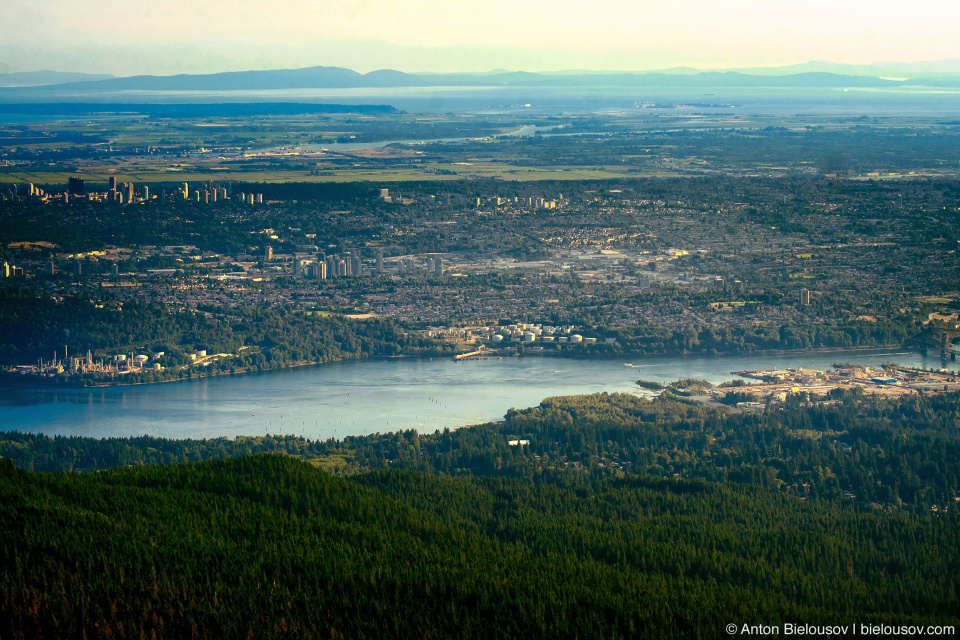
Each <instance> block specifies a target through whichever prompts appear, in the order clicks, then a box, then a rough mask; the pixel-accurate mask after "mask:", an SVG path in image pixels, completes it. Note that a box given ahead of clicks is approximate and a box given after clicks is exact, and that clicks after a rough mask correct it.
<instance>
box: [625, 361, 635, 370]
mask: <svg viewBox="0 0 960 640" xmlns="http://www.w3.org/2000/svg"><path fill="white" fill-rule="evenodd" d="M623 366H624V367H626V368H627V369H633V368H634V367H636V365H633V364H630V363H629V362H624V363H623Z"/></svg>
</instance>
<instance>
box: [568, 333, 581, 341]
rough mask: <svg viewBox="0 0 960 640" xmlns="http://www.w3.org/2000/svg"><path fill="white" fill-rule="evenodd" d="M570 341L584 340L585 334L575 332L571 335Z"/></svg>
mask: <svg viewBox="0 0 960 640" xmlns="http://www.w3.org/2000/svg"><path fill="white" fill-rule="evenodd" d="M570 342H583V336H582V335H580V334H579V333H575V334H573V335H572V336H570Z"/></svg>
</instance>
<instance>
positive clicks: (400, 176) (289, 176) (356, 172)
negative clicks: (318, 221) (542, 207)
mask: <svg viewBox="0 0 960 640" xmlns="http://www.w3.org/2000/svg"><path fill="white" fill-rule="evenodd" d="M438 167H439V168H448V167H449V168H450V169H451V170H454V171H456V172H457V175H448V174H437V173H432V172H427V171H424V170H423V169H420V168H396V169H393V168H382V169H380V168H373V167H369V168H356V169H334V170H330V171H326V172H325V173H327V174H328V175H318V176H317V175H310V172H309V171H297V170H291V171H286V170H282V169H278V170H276V171H242V170H241V171H218V170H204V168H203V167H192V168H190V169H187V170H184V171H162V170H159V169H157V168H145V169H141V168H139V167H129V166H128V167H118V168H117V169H110V170H109V171H93V170H82V171H79V172H72V171H39V170H36V169H33V170H30V171H24V170H7V171H0V184H27V183H32V184H38V185H40V184H44V185H45V184H49V185H65V184H67V181H68V180H69V178H71V177H74V176H79V177H81V178H83V179H84V180H85V181H86V182H87V183H93V184H96V183H105V182H107V180H108V178H110V177H115V178H116V179H117V181H118V182H137V183H143V182H146V183H158V182H171V183H172V182H201V181H206V180H216V181H221V182H222V181H236V182H269V183H280V182H404V181H414V180H415V181H438V182H449V181H454V180H463V179H465V178H488V179H489V178H499V179H501V180H509V181H526V180H592V179H604V178H626V177H633V178H636V177H665V176H682V175H684V174H683V173H680V172H670V171H642V172H638V171H636V170H634V171H627V170H623V169H620V170H613V169H606V168H600V167H592V168H591V167H517V166H513V165H507V164H484V165H479V164H478V165H474V166H472V167H467V168H464V167H450V166H449V165H438Z"/></svg>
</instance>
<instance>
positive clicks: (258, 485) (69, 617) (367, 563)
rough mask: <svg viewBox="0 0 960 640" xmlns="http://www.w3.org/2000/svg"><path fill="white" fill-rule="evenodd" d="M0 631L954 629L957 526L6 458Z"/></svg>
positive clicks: (753, 506) (687, 494)
mask: <svg viewBox="0 0 960 640" xmlns="http://www.w3.org/2000/svg"><path fill="white" fill-rule="evenodd" d="M0 522H2V523H3V526H2V527H0V553H2V557H3V558H4V562H3V568H2V570H0V637H3V638H33V637H51V638H53V637H88V638H93V637H102V638H128V637H132V638H149V637H197V638H234V637H242V638H266V637H324V638H391V637H392V638H406V637H409V638H454V637H490V638H499V637H502V638H520V637H569V638H575V637H579V638H591V637H604V638H629V637H661V638H712V637H718V636H722V635H724V633H725V632H724V631H723V629H724V627H725V626H726V625H727V624H729V623H731V622H732V623H737V624H742V623H751V624H761V623H763V624H776V623H778V622H783V621H796V622H804V623H809V624H818V623H819V624H840V623H843V622H855V621H856V622H859V621H864V620H868V621H870V622H874V623H902V624H910V623H914V624H924V625H927V624H942V623H946V624H956V623H958V622H960V616H958V615H957V611H958V610H960V606H958V605H960V602H958V598H957V590H956V586H957V585H956V576H957V575H958V570H960V556H958V553H957V548H958V544H960V527H958V526H957V523H956V522H955V520H954V519H953V518H952V517H951V518H945V517H935V516H932V515H923V516H910V515H907V514H902V513H888V514H874V513H857V512H855V511H854V510H852V509H849V508H843V507H840V506H837V505H834V504H830V503H827V502H823V501H801V500H799V499H797V498H795V497H793V496H787V495H779V494H776V493H772V492H770V491H769V490H767V489H765V488H761V487H750V486H745V485H736V484H716V483H708V482H702V481H687V480H676V479H655V478H643V477H633V476H631V477H624V478H615V477H605V476H601V475H588V474H577V473H571V472H564V471H549V470H545V471H542V472H540V473H536V474H534V475H532V476H529V477H526V478H506V477H485V478H479V477H470V478H450V477H438V476H430V475H425V474H422V473H419V472H413V471H383V472H373V473H368V474H361V475H356V476H351V477H348V478H344V477H335V476H331V475H328V474H327V473H325V472H323V471H321V470H319V469H316V468H314V467H312V466H311V465H309V464H307V463H304V462H301V461H297V460H294V459H292V458H291V457H288V456H269V455H266V456H254V457H242V458H236V459H230V460H217V461H208V462H203V463H188V464H181V465H172V466H166V467H162V466H144V467H133V468H123V469H114V470H109V471H104V472H100V473H88V474H77V473H65V474H64V473H60V474H48V473H38V472H31V471H26V470H22V469H18V468H16V467H14V466H13V465H12V464H11V463H10V462H8V461H4V462H2V463H0Z"/></svg>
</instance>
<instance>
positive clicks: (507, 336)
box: [490, 323, 597, 344]
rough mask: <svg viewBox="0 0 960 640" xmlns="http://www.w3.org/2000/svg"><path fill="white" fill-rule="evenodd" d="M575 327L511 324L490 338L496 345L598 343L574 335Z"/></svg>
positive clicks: (593, 339)
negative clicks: (505, 343) (514, 343)
mask: <svg viewBox="0 0 960 640" xmlns="http://www.w3.org/2000/svg"><path fill="white" fill-rule="evenodd" d="M573 330H574V327H573V325H568V326H550V325H542V324H523V323H520V324H510V325H507V326H505V327H500V329H499V332H498V333H495V334H493V336H491V337H490V341H491V342H494V343H500V342H505V341H506V342H536V341H538V340H539V341H540V342H546V343H551V342H558V343H574V344H579V343H581V342H586V343H590V342H596V341H597V339H596V338H584V337H583V336H581V335H580V334H579V333H573Z"/></svg>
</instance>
